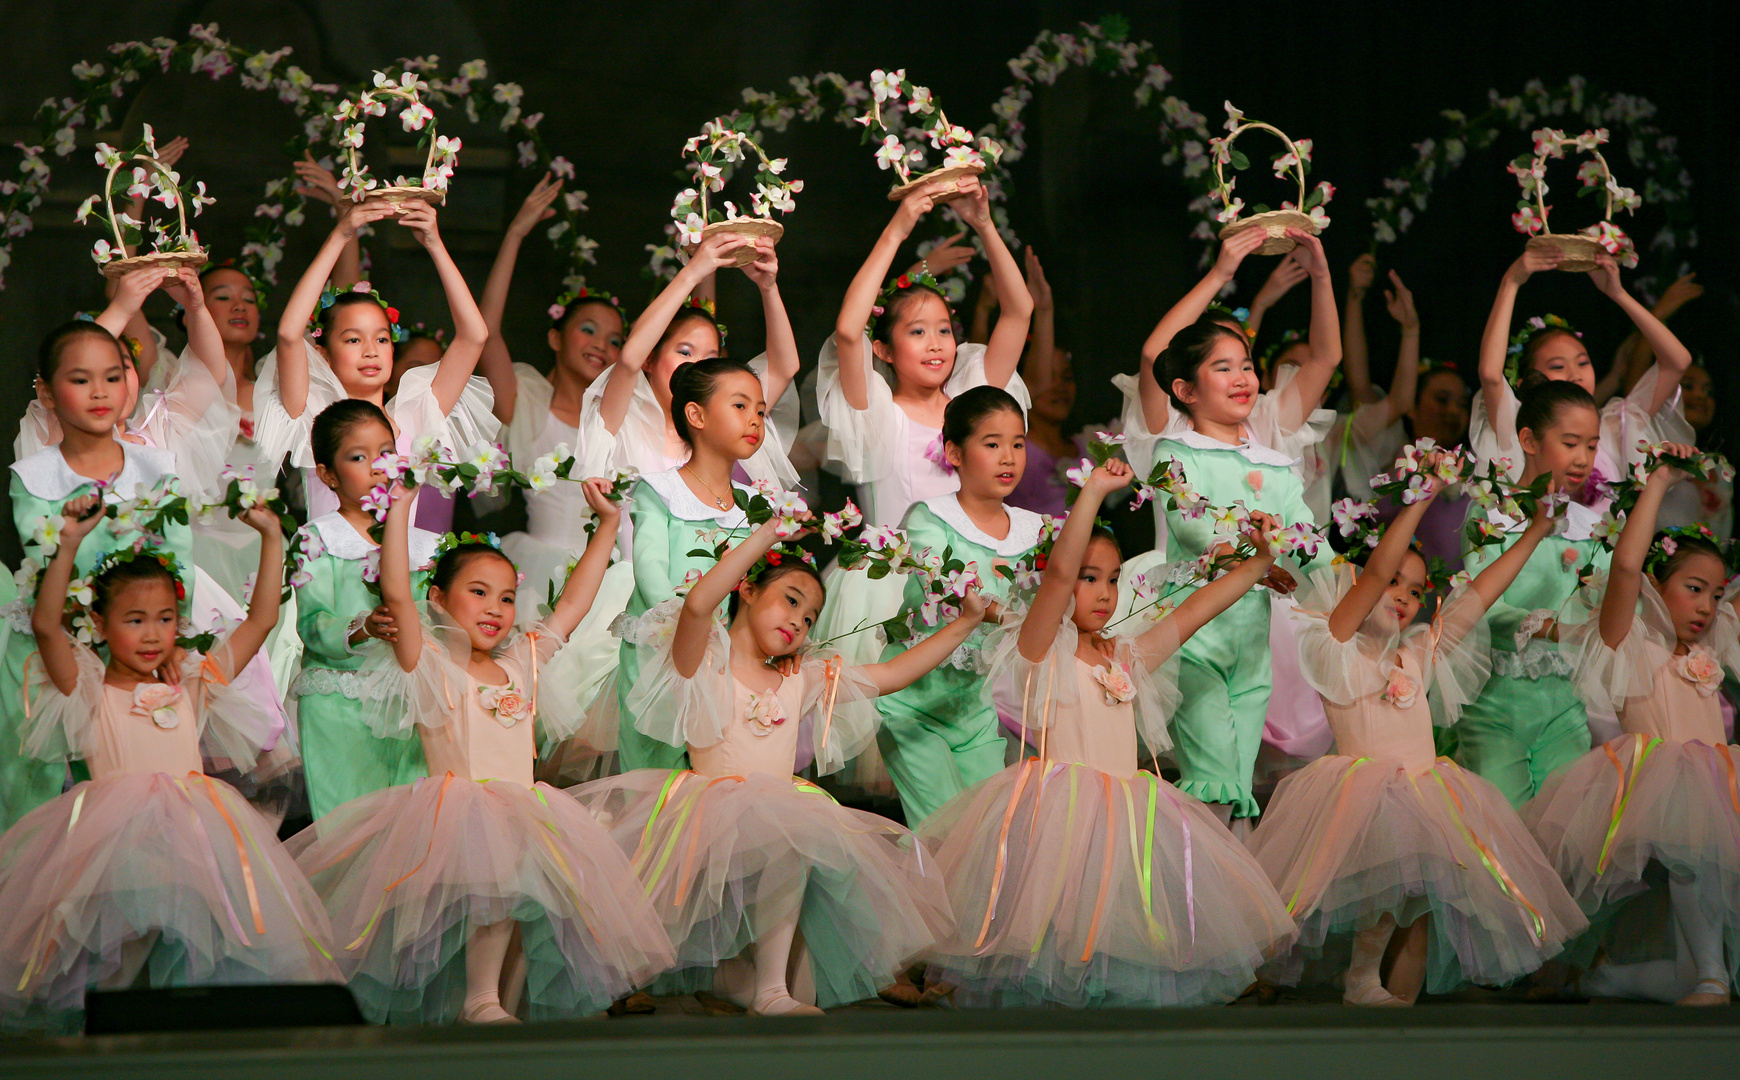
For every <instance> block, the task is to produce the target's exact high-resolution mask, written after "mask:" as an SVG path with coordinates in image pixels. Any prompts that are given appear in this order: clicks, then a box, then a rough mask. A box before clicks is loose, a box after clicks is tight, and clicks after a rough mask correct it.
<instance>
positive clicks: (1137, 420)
mask: <svg viewBox="0 0 1740 1080" xmlns="http://www.w3.org/2000/svg"><path fill="white" fill-rule="evenodd" d="M1140 378H1141V376H1139V375H1113V376H1112V385H1113V386H1115V387H1117V388H1118V390H1119V391H1121V392H1122V393H1123V395H1124V407H1123V409H1122V410H1121V411H1120V412H1119V414H1118V419H1119V420H1120V421H1122V427H1121V429H1120V430H1121V431H1122V432H1123V434H1124V458H1125V459H1126V460H1127V461H1129V463H1130V468H1132V469H1134V470H1135V471H1136V475H1137V476H1138V477H1140V478H1141V479H1143V480H1146V479H1147V478H1148V477H1149V476H1151V475H1153V473H1154V460H1155V457H1156V450H1157V449H1158V448H1159V446H1160V435H1159V434H1158V433H1157V432H1153V431H1149V430H1148V414H1147V413H1145V412H1143V411H1142V390H1141V385H1140V383H1139V381H1138V380H1139V379H1140ZM1161 547H1162V548H1164V547H1165V544H1164V543H1162V544H1161Z"/></svg>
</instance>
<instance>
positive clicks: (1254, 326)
mask: <svg viewBox="0 0 1740 1080" xmlns="http://www.w3.org/2000/svg"><path fill="white" fill-rule="evenodd" d="M1252 231H1253V232H1255V231H1256V230H1252ZM1305 278H1306V273H1305V267H1304V266H1303V265H1301V264H1300V262H1299V260H1298V259H1296V258H1293V257H1292V256H1291V255H1288V256H1286V257H1285V258H1283V259H1282V260H1281V261H1280V262H1278V263H1276V264H1275V268H1274V269H1273V270H1271V271H1269V276H1268V277H1267V278H1265V279H1264V280H1263V287H1262V288H1260V289H1258V290H1257V295H1256V296H1254V297H1252V298H1251V317H1250V318H1249V319H1248V320H1246V324H1245V325H1246V326H1248V327H1249V328H1250V334H1251V339H1252V340H1253V341H1254V340H1256V337H1257V332H1258V331H1259V330H1261V329H1262V326H1263V317H1264V316H1265V315H1267V314H1268V313H1269V309H1270V308H1272V307H1274V306H1275V305H1276V304H1278V303H1280V302H1281V298H1282V297H1283V296H1286V295H1287V294H1288V293H1289V292H1292V291H1293V286H1295V285H1297V284H1299V283H1300V282H1301V281H1304V280H1305Z"/></svg>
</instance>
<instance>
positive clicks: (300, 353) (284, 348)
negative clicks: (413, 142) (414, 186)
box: [278, 199, 398, 418]
mask: <svg viewBox="0 0 1740 1080" xmlns="http://www.w3.org/2000/svg"><path fill="white" fill-rule="evenodd" d="M397 212H398V211H397V210H396V209H395V208H394V206H393V204H392V203H389V202H384V201H382V200H379V199H376V200H371V201H369V202H360V203H351V204H350V205H349V206H347V207H345V208H344V209H343V211H342V212H341V213H340V215H339V218H338V223H337V224H336V225H334V226H333V227H332V232H330V233H328V234H327V237H326V242H325V243H323V244H321V245H320V250H319V251H317V252H315V254H314V259H313V260H312V261H311V262H309V264H308V269H306V270H304V271H303V272H302V278H301V280H299V281H297V282H296V288H294V289H292V290H291V291H290V298H289V299H287V300H285V301H284V312H283V314H282V315H281V316H280V317H279V319H278V397H279V400H281V401H282V402H283V404H284V411H285V412H287V413H289V414H290V416H291V417H292V418H299V417H301V415H302V410H303V409H305V408H307V407H308V356H307V353H306V352H305V350H304V349H303V347H302V335H303V333H304V331H305V329H306V327H307V326H308V320H310V319H312V318H313V317H314V309H315V306H316V305H317V304H319V303H320V292H321V290H322V289H324V288H326V279H327V278H328V277H329V276H330V275H331V273H332V268H333V265H334V264H335V263H337V262H338V256H339V253H340V252H341V251H343V250H344V246H345V245H346V244H348V243H351V242H352V241H354V240H355V239H356V231H357V229H359V228H361V227H362V226H364V225H367V224H369V223H370V222H373V221H380V220H382V219H384V218H389V217H392V216H393V215H394V214H396V213H397Z"/></svg>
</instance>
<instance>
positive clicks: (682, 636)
mask: <svg viewBox="0 0 1740 1080" xmlns="http://www.w3.org/2000/svg"><path fill="white" fill-rule="evenodd" d="M776 523H777V519H774V518H770V519H768V520H767V521H764V522H762V523H761V526H760V527H759V528H757V529H756V530H755V531H754V532H752V533H750V534H749V537H748V539H746V540H744V541H742V542H741V543H739V544H738V545H737V546H736V547H733V548H732V549H731V550H729V551H727V552H726V553H725V556H724V558H722V559H720V560H719V561H718V562H716V563H714V564H713V566H712V569H710V570H708V571H707V572H706V573H705V574H702V575H701V580H700V581H697V582H695V585H694V587H693V588H691V589H690V590H689V595H687V596H685V597H683V609H682V611H681V612H680V613H679V614H678V615H677V630H676V635H675V637H673V638H672V639H671V658H672V659H673V660H674V661H676V665H677V673H678V674H679V675H681V676H682V677H683V678H685V679H687V678H689V677H690V676H692V675H694V674H695V672H696V671H698V670H700V668H701V661H702V660H703V659H704V658H705V657H706V655H707V638H708V636H709V635H711V634H712V632H713V613H714V612H715V611H717V610H719V605H720V604H723V603H724V602H725V598H726V597H728V596H730V595H731V593H732V592H733V591H735V590H736V588H737V587H738V586H739V585H740V584H742V583H743V579H744V578H746V577H748V576H749V571H751V570H753V569H754V568H755V564H756V563H757V562H758V561H760V559H761V557H762V556H763V555H765V554H767V550H768V549H769V548H771V547H772V546H773V545H774V544H775V543H777V542H778V540H779V537H777V536H775V535H774V531H773V530H774V526H775V524H776ZM590 546H591V545H588V547H590Z"/></svg>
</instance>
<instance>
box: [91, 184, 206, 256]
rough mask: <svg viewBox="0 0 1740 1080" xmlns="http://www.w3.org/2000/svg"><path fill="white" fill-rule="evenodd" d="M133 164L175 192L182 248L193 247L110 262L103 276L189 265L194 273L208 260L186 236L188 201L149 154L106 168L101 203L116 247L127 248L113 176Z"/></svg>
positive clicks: (155, 252) (123, 249)
mask: <svg viewBox="0 0 1740 1080" xmlns="http://www.w3.org/2000/svg"><path fill="white" fill-rule="evenodd" d="M133 161H142V162H144V163H145V167H146V168H148V169H151V170H152V171H153V172H155V173H156V174H157V175H158V176H159V177H161V178H162V179H163V180H165V181H166V182H167V183H168V186H169V188H170V189H172V190H174V191H175V213H176V215H177V217H178V219H179V222H180V224H179V228H180V236H181V243H182V244H183V245H189V244H191V245H192V246H188V247H184V248H183V250H181V251H154V252H152V253H151V254H149V255H134V256H132V257H131V258H126V259H111V260H110V261H108V262H106V263H104V264H103V266H102V271H103V276H104V277H106V278H119V277H123V276H125V275H127V274H130V273H132V272H133V271H135V270H145V269H148V268H150V267H154V266H170V267H176V268H180V267H183V266H191V267H193V268H194V269H196V270H197V269H198V268H200V267H202V266H204V265H205V264H206V263H207V262H209V261H210V259H209V257H208V256H207V255H206V253H205V251H203V250H202V249H201V248H200V247H199V246H198V245H197V244H196V243H194V242H193V241H192V240H190V239H189V237H188V233H187V200H186V199H184V198H183V197H182V195H181V190H180V188H179V187H177V186H176V183H175V181H174V180H172V179H170V177H171V173H170V171H169V170H168V169H166V168H164V167H163V164H162V163H161V162H159V161H158V160H157V159H156V158H154V157H152V156H151V155H149V154H134V155H133V156H132V157H130V158H121V159H119V160H117V161H116V162H115V163H114V164H113V165H110V166H109V176H108V179H107V180H106V181H104V184H103V192H104V194H103V202H104V203H105V204H106V205H107V207H108V210H109V226H110V228H111V229H113V230H114V234H115V247H116V248H117V249H119V250H122V251H125V250H126V248H127V242H126V238H125V237H124V236H122V234H121V219H120V216H119V215H117V214H116V213H115V174H116V173H118V172H120V171H121V168H122V166H124V165H126V164H128V163H129V162H133Z"/></svg>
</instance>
